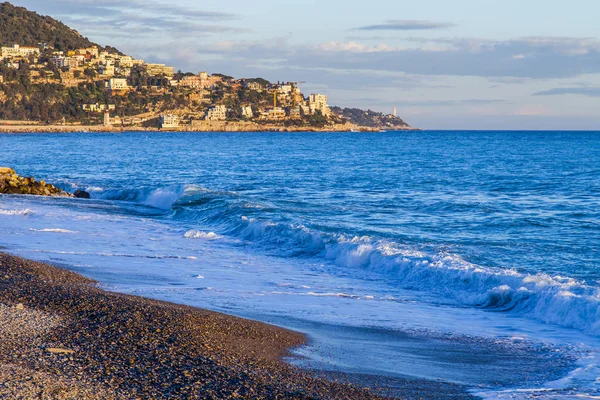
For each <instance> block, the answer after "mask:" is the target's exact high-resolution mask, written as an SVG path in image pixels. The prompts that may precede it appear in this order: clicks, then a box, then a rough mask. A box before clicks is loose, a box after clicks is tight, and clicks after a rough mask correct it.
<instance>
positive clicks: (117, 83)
mask: <svg viewBox="0 0 600 400" xmlns="http://www.w3.org/2000/svg"><path fill="white" fill-rule="evenodd" d="M106 89H108V91H109V92H110V93H111V94H116V93H124V92H127V91H128V90H129V85H128V84H127V79H126V78H111V79H109V80H108V81H107V82H106Z"/></svg>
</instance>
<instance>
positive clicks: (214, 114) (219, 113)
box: [205, 105, 227, 121]
mask: <svg viewBox="0 0 600 400" xmlns="http://www.w3.org/2000/svg"><path fill="white" fill-rule="evenodd" d="M205 119H206V120H207V121H224V120H226V119H227V107H225V106H223V105H219V106H214V107H211V108H209V109H208V111H207V112H206V118H205Z"/></svg>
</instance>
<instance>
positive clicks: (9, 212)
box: [0, 208, 33, 215]
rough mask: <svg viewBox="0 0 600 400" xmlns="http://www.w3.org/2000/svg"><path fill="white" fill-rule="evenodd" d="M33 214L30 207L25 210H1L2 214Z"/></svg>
mask: <svg viewBox="0 0 600 400" xmlns="http://www.w3.org/2000/svg"><path fill="white" fill-rule="evenodd" d="M29 214H33V211H31V210H30V209H29V208H26V209H24V210H0V215H29Z"/></svg>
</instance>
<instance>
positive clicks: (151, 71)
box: [146, 64, 175, 76]
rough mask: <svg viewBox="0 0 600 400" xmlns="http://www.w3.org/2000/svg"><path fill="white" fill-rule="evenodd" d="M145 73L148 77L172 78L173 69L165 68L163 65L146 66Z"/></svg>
mask: <svg viewBox="0 0 600 400" xmlns="http://www.w3.org/2000/svg"><path fill="white" fill-rule="evenodd" d="M146 72H147V73H148V75H150V76H160V75H165V76H173V75H175V68H173V67H167V66H166V65H165V64H146Z"/></svg>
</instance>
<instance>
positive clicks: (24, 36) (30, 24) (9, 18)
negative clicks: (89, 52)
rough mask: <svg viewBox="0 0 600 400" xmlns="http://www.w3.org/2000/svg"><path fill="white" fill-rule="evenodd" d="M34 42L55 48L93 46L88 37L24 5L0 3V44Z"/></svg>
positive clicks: (71, 48) (68, 48) (23, 44)
mask: <svg viewBox="0 0 600 400" xmlns="http://www.w3.org/2000/svg"><path fill="white" fill-rule="evenodd" d="M14 43H18V44H20V45H22V46H38V44H40V43H46V44H47V45H48V46H51V47H54V48H55V49H57V50H63V51H64V50H75V49H78V48H85V47H91V46H94V45H95V43H93V42H91V41H90V40H89V39H88V38H86V37H83V36H82V35H80V34H79V33H78V32H77V31H75V30H73V29H71V28H69V27H68V26H66V25H65V24H63V23H62V22H60V21H57V20H55V19H54V18H51V17H48V16H42V15H38V14H37V13H35V12H32V11H29V10H27V9H26V8H24V7H16V6H14V5H12V4H11V3H8V2H6V3H0V44H1V45H2V46H12V45H13V44H14Z"/></svg>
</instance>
